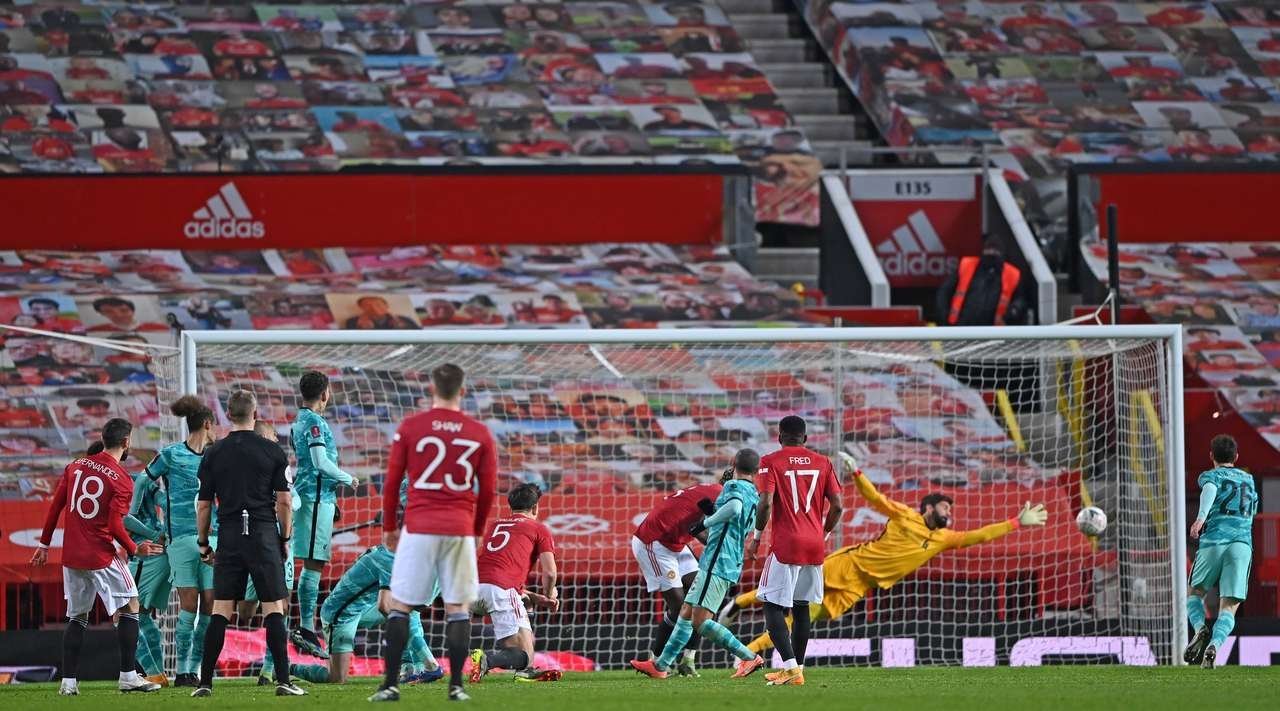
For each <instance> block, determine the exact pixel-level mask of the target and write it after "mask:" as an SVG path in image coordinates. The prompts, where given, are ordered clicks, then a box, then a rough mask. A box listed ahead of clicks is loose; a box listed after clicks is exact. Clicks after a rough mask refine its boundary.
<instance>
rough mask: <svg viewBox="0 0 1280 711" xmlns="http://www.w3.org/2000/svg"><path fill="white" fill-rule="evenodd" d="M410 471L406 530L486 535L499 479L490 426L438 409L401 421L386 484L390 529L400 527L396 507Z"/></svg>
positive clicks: (386, 527)
mask: <svg viewBox="0 0 1280 711" xmlns="http://www.w3.org/2000/svg"><path fill="white" fill-rule="evenodd" d="M406 470H408V474H409V477H410V479H409V502H408V504H407V505H406V506H405V511H404V522H403V523H404V528H405V530H407V531H408V532H410V533H433V534H436V535H440V536H481V535H484V523H485V519H486V518H488V516H489V509H490V508H491V507H492V506H493V491H494V489H495V488H496V487H497V481H498V448H497V446H496V445H494V443H493V435H492V434H491V433H490V432H489V428H488V427H485V426H484V424H483V423H481V422H480V421H478V420H475V419H472V418H471V417H468V416H467V415H465V414H463V413H461V412H455V411H453V410H443V409H440V408H433V409H431V410H427V411H426V412H421V413H418V414H416V415H413V416H412V417H409V418H408V419H406V420H405V421H404V422H401V423H400V429H398V430H396V435H395V437H394V439H393V440H392V442H391V460H390V462H388V464H387V478H386V481H385V482H384V483H383V487H382V527H383V529H384V530H386V531H395V530H397V529H398V528H399V527H400V521H399V520H398V518H397V516H396V511H397V509H398V508H399V507H400V482H401V480H403V478H404V476H405V471H406ZM477 483H478V484H479V486H478V487H477V486H476V484H477Z"/></svg>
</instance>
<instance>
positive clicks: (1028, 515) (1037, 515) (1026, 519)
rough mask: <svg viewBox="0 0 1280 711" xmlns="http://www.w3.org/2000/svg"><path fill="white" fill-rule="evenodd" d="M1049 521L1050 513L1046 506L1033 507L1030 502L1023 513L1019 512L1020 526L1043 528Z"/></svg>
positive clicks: (1023, 509)
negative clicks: (1045, 508)
mask: <svg viewBox="0 0 1280 711" xmlns="http://www.w3.org/2000/svg"><path fill="white" fill-rule="evenodd" d="M1048 520H1049V512H1048V511H1045V510H1044V504H1036V505H1035V506H1032V505H1031V502H1030V501H1028V502H1027V503H1026V504H1025V505H1024V506H1023V507H1022V511H1020V512H1018V525H1019V526H1043V525H1044V523H1045V521H1048Z"/></svg>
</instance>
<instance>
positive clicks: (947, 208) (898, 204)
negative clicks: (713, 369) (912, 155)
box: [849, 170, 982, 287]
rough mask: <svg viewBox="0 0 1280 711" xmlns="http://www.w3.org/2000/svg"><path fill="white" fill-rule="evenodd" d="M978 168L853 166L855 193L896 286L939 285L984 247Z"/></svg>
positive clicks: (856, 208)
mask: <svg viewBox="0 0 1280 711" xmlns="http://www.w3.org/2000/svg"><path fill="white" fill-rule="evenodd" d="M980 185H981V183H980V178H979V177H978V175H977V173H976V171H973V170H950V171H940V172H937V173H933V172H922V171H883V170H863V171H850V173H849V195H850V197H851V198H852V201H853V209H854V211H855V212H856V213H857V214H858V219H859V220H860V221H861V222H862V226H863V228H864V229H865V230H866V232H867V236H868V237H870V238H871V245H872V247H873V248H874V249H875V252H876V255H877V256H878V257H879V258H880V265H881V266H882V267H883V268H884V272H885V276H887V277H889V283H890V285H891V286H895V287H898V286H901V287H933V286H938V285H939V284H941V283H942V282H943V281H944V280H946V278H947V275H949V274H951V272H952V271H954V270H955V268H956V265H957V264H958V263H959V262H960V258H961V257H963V256H965V255H968V254H977V253H978V252H980V251H981V248H982V205H981V204H980V203H979V202H978V199H979V193H980Z"/></svg>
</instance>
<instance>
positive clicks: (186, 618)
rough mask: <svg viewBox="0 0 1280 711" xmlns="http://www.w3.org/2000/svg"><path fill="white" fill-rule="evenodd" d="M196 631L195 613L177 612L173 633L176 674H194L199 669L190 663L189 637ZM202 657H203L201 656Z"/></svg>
mask: <svg viewBox="0 0 1280 711" xmlns="http://www.w3.org/2000/svg"><path fill="white" fill-rule="evenodd" d="M195 631H196V613H194V612H187V611H186V610H180V611H179V612H178V626H177V630H175V632H174V642H175V644H176V646H177V650H176V651H177V655H178V673H179V674H195V673H196V670H197V669H198V668H199V666H198V665H197V664H195V663H194V662H193V661H192V656H193V655H192V654H191V637H192V635H194V634H195ZM202 656H203V655H202Z"/></svg>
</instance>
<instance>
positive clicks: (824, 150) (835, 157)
mask: <svg viewBox="0 0 1280 711" xmlns="http://www.w3.org/2000/svg"><path fill="white" fill-rule="evenodd" d="M809 145H810V146H812V147H813V154H814V155H816V156H817V157H818V160H821V161H822V165H823V166H825V167H827V168H838V167H840V148H841V147H842V146H844V147H845V151H846V158H845V160H846V161H848V163H847V164H848V165H867V164H870V163H871V159H872V154H871V153H868V152H866V151H864V150H862V149H865V148H870V147H871V142H870V141H822V140H819V141H814V140H810V141H809Z"/></svg>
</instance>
